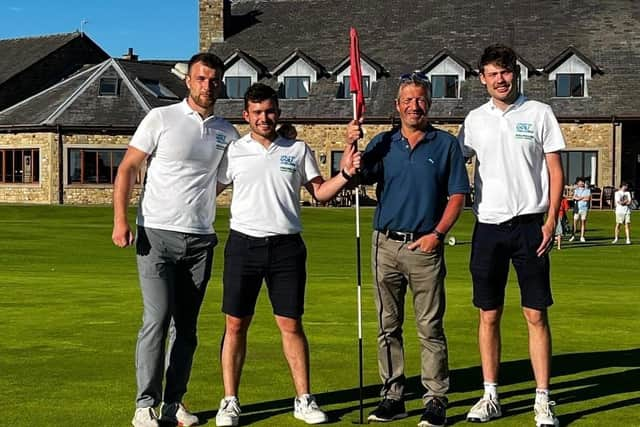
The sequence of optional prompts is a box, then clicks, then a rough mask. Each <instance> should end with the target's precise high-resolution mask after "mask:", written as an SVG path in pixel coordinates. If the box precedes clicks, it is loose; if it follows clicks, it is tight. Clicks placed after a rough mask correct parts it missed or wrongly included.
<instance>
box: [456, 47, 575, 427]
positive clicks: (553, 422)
mask: <svg viewBox="0 0 640 427" xmlns="http://www.w3.org/2000/svg"><path fill="white" fill-rule="evenodd" d="M516 60H517V57H516V54H515V52H514V51H513V50H512V49H511V48H509V47H506V46H502V45H493V46H489V47H488V48H487V49H485V51H484V53H483V54H482V57H481V58H480V63H479V68H480V81H481V82H482V84H484V85H485V86H486V88H487V92H488V93H489V95H490V97H491V99H490V100H489V102H487V103H486V104H484V105H482V106H480V107H478V108H476V109H475V110H473V111H471V112H470V113H469V114H468V115H467V117H466V119H465V121H464V127H463V130H462V132H461V134H460V141H461V143H462V144H463V148H464V150H465V155H466V157H471V156H473V155H475V159H476V162H475V179H474V183H475V203H474V207H473V209H474V213H475V215H476V217H477V222H476V225H475V228H474V231H473V239H472V248H471V262H470V269H471V275H472V278H473V303H474V305H475V306H476V307H478V308H479V310H480V325H479V328H478V343H479V348H480V356H481V360H482V374H483V377H484V396H483V398H482V399H480V401H479V402H478V403H477V404H476V405H474V406H473V408H471V410H470V411H469V413H468V414H467V420H469V421H472V422H485V421H489V420H490V419H492V418H497V417H500V416H501V415H502V411H501V408H500V403H499V400H498V392H497V385H498V370H499V366H500V348H501V343H500V319H501V316H502V311H503V306H504V294H505V286H506V284H507V275H508V273H509V262H510V261H511V262H512V263H513V266H514V267H515V270H516V273H517V275H518V283H519V285H520V297H521V305H522V309H523V313H524V317H525V319H526V321H527V327H528V331H529V354H530V356H531V364H532V366H533V371H534V376H535V380H536V396H535V403H534V412H535V422H536V426H538V427H541V426H558V419H557V418H556V416H555V415H554V412H553V406H554V405H555V403H554V402H551V401H550V400H549V377H550V368H551V333H550V328H549V322H548V317H547V308H548V307H549V306H550V305H551V304H552V303H553V300H552V298H551V284H550V279H549V257H548V250H549V249H551V247H552V244H553V235H554V230H555V225H556V220H557V218H556V217H557V213H558V209H559V207H560V200H561V198H562V191H563V187H564V178H563V172H562V163H561V161H560V153H559V151H560V150H562V149H563V148H564V147H565V143H564V138H563V136H562V132H561V130H560V126H559V125H558V121H557V120H556V118H555V116H554V115H553V112H552V111H551V108H550V107H549V106H548V105H546V104H542V103H540V102H536V101H531V100H528V99H527V98H525V97H524V96H523V95H521V94H520V93H519V91H518V85H517V76H518V72H519V69H518V65H517V62H516ZM545 214H546V219H545Z"/></svg>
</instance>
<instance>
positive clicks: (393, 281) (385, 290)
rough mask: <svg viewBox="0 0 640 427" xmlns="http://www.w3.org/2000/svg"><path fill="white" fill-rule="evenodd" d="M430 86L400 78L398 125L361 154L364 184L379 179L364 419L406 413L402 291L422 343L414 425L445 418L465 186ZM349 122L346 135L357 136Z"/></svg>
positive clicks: (421, 79)
mask: <svg viewBox="0 0 640 427" xmlns="http://www.w3.org/2000/svg"><path fill="white" fill-rule="evenodd" d="M430 106H431V85H430V83H429V80H428V78H427V76H426V75H424V74H422V73H411V74H407V75H403V76H401V78H400V83H399V87H398V97H397V99H396V109H397V111H398V113H399V115H400V121H401V126H400V127H399V128H394V129H392V130H391V131H389V132H383V133H380V134H378V135H376V136H375V137H374V138H373V139H372V140H371V142H370V143H369V144H368V145H367V148H366V150H365V152H364V154H363V155H362V161H361V178H362V183H363V184H372V183H377V188H376V193H377V199H378V204H377V206H376V212H375V215H374V219H373V227H374V232H373V237H372V254H371V262H372V271H373V279H374V291H375V302H376V308H377V310H378V369H379V372H380V377H381V379H382V381H383V385H382V390H381V396H382V400H381V402H380V404H379V405H378V407H377V408H376V409H375V410H374V411H373V412H372V413H371V414H370V415H369V421H378V422H386V421H392V420H395V419H399V418H403V417H406V416H407V413H406V410H405V405H404V401H403V399H404V386H405V380H406V378H405V373H404V348H403V337H402V325H403V322H404V298H405V294H406V292H407V288H409V289H411V292H412V293H413V308H414V311H415V317H416V326H417V329H418V338H419V340H420V346H421V360H422V364H421V367H422V375H421V380H422V385H423V386H424V388H425V389H426V393H425V394H424V396H423V404H424V412H423V414H422V417H421V418H420V422H419V423H418V426H421V427H426V426H442V425H444V424H445V423H446V407H447V397H446V393H447V391H448V390H449V367H448V355H447V341H446V338H445V334H444V326H443V318H444V311H445V289H444V278H445V275H446V268H445V263H444V246H443V244H442V242H443V240H444V237H445V234H446V233H447V232H448V231H449V230H450V229H451V227H452V226H453V224H454V223H455V221H456V220H457V218H458V216H459V215H460V212H461V210H462V207H463V204H464V198H465V193H468V191H469V180H468V177H467V171H466V168H465V166H464V159H463V156H462V150H461V148H460V146H459V145H458V142H457V140H456V138H455V137H454V136H453V135H451V134H449V133H447V132H444V131H441V130H438V129H435V128H434V127H433V126H431V125H430V124H429V119H428V115H427V114H428V112H429V107H430ZM360 134H361V133H360V128H359V123H358V122H356V121H353V122H351V124H350V125H349V128H348V139H349V140H350V141H355V140H356V139H357V138H358V137H359V136H360Z"/></svg>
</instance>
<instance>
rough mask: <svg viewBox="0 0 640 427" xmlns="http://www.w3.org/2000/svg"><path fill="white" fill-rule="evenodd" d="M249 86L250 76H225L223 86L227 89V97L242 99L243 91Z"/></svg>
mask: <svg viewBox="0 0 640 427" xmlns="http://www.w3.org/2000/svg"><path fill="white" fill-rule="evenodd" d="M249 86H251V77H225V78H224V87H225V89H226V91H227V98H231V99H242V98H244V94H245V92H247V89H249Z"/></svg>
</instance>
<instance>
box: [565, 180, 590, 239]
mask: <svg viewBox="0 0 640 427" xmlns="http://www.w3.org/2000/svg"><path fill="white" fill-rule="evenodd" d="M590 200H591V190H589V187H587V186H586V184H585V181H584V178H582V177H578V178H576V188H575V189H574V190H573V203H575V204H576V205H577V208H574V211H573V235H572V236H571V238H569V241H570V242H573V241H574V240H575V239H576V231H577V230H578V223H580V241H581V242H582V243H584V242H586V240H585V238H584V230H585V228H586V226H587V213H588V212H589V201H590ZM576 209H577V210H576Z"/></svg>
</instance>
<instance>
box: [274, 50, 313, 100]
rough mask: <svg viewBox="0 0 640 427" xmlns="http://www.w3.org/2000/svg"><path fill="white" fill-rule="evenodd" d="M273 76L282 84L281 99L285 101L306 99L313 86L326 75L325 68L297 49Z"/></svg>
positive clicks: (277, 68)
mask: <svg viewBox="0 0 640 427" xmlns="http://www.w3.org/2000/svg"><path fill="white" fill-rule="evenodd" d="M271 74H272V75H273V76H276V78H277V79H278V83H280V97H281V98H283V99H306V98H308V97H309V93H310V92H311V85H312V84H314V83H315V82H316V81H318V78H319V77H321V76H323V75H324V74H325V71H324V68H322V66H321V65H320V64H318V63H317V62H316V61H314V60H313V59H311V58H310V57H309V56H307V55H305V54H304V52H302V51H300V50H298V49H296V50H294V51H293V52H292V53H291V54H290V55H289V56H287V57H286V58H285V59H284V61H282V62H281V63H280V64H278V65H277V66H276V67H275V68H274V69H273V70H272V71H271Z"/></svg>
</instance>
